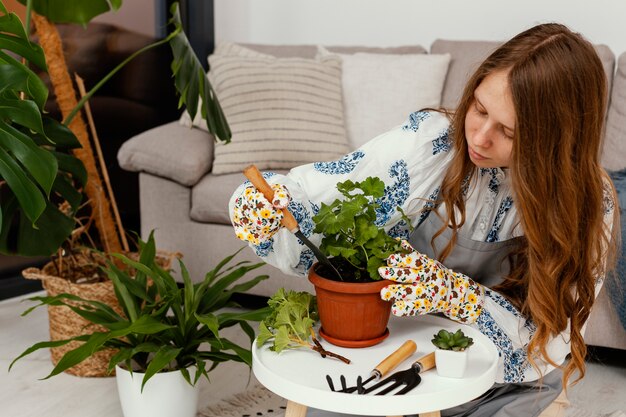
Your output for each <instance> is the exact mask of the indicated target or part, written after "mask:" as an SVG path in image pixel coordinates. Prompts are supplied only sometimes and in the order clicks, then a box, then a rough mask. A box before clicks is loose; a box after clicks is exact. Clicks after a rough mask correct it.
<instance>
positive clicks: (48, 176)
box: [0, 0, 231, 256]
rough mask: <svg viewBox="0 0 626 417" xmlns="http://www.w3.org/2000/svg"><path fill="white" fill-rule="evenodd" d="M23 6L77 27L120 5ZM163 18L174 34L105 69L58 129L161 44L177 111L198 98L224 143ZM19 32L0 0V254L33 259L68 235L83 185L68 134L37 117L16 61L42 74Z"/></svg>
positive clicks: (199, 83)
mask: <svg viewBox="0 0 626 417" xmlns="http://www.w3.org/2000/svg"><path fill="white" fill-rule="evenodd" d="M20 2H22V3H23V4H26V3H27V1H26V0H20ZM30 3H31V4H30V5H29V6H32V8H33V10H35V11H36V12H37V13H38V14H40V15H43V16H45V17H47V18H48V19H49V20H50V21H52V22H55V23H79V24H82V25H86V24H87V23H88V22H89V21H90V20H91V19H93V18H94V17H96V16H98V15H100V14H102V13H105V12H108V11H115V10H118V9H119V8H120V7H121V6H122V0H54V1H52V0H32V2H30ZM27 10H30V9H27ZM171 11H172V19H171V23H172V25H173V27H174V29H173V32H172V33H171V34H170V36H168V37H167V38H166V39H164V40H160V41H158V42H155V43H153V44H151V45H149V46H147V47H145V48H143V49H141V50H140V51H137V52H136V53H135V54H133V55H132V56H130V57H129V58H128V59H126V60H124V62H122V63H121V64H120V65H118V66H117V67H116V68H115V69H113V70H112V71H111V73H109V74H108V75H107V76H105V77H104V78H103V79H102V80H101V81H100V82H99V83H97V84H96V86H95V87H93V88H92V89H91V90H90V91H89V92H88V93H87V95H85V97H83V98H82V99H81V101H80V102H79V103H78V105H77V106H76V108H75V109H74V110H73V111H72V112H71V113H70V114H69V115H68V117H67V120H66V125H67V124H69V121H71V120H72V118H73V117H74V115H75V114H76V113H77V112H78V111H79V110H80V109H81V108H82V106H83V105H84V103H85V102H86V101H87V100H88V99H89V98H90V97H91V96H92V95H93V94H94V93H95V92H96V91H98V89H99V88H100V87H102V85H104V83H105V82H106V81H107V80H109V79H110V78H111V77H112V76H113V75H114V74H115V73H116V72H117V71H119V70H120V69H121V68H122V67H123V66H125V65H126V64H127V63H128V62H129V61H130V60H132V59H133V58H135V57H136V56H138V55H139V54H141V53H143V52H145V51H147V50H149V49H152V48H154V47H157V46H159V45H161V44H163V43H167V42H169V44H170V47H171V48H172V51H173V53H174V59H173V62H172V71H173V74H174V78H175V85H176V88H177V89H178V91H179V93H180V94H181V98H180V105H182V104H186V105H187V111H188V112H189V113H190V115H191V116H192V118H193V116H195V114H196V112H197V111H198V103H199V99H201V103H202V104H201V108H200V112H201V115H202V117H203V118H205V119H206V120H207V126H208V128H209V131H210V132H211V133H213V134H214V135H215V137H217V138H219V139H220V140H222V141H225V142H228V141H229V140H230V137H231V132H230V129H229V127H228V123H227V122H226V118H225V117H224V114H223V112H222V109H221V107H220V105H219V102H218V101H217V97H216V96H215V93H214V92H213V90H212V88H211V85H210V84H209V82H208V80H207V78H206V75H205V73H204V70H203V69H202V66H201V65H200V61H199V60H198V58H197V57H196V56H195V54H194V52H193V50H192V49H191V46H190V45H189V42H188V40H187V38H186V36H185V33H184V31H183V29H182V24H181V21H180V16H179V14H178V4H177V3H174V4H173V5H172V9H171ZM27 15H28V13H27ZM27 22H28V20H27ZM27 24H28V23H27ZM27 32H28V31H27V30H26V29H25V28H24V25H23V24H22V22H21V21H20V19H19V18H18V17H17V15H16V14H14V13H8V11H7V9H6V7H5V6H4V4H3V3H2V1H1V0H0V252H2V253H16V254H19V255H26V256H41V255H50V254H52V253H54V252H55V251H56V250H57V249H58V248H59V246H61V244H62V243H63V241H64V240H65V239H67V237H68V236H69V235H70V233H71V231H72V230H73V229H74V227H75V221H74V214H75V212H76V210H77V209H78V207H79V205H80V203H81V200H82V194H81V192H80V191H81V189H82V188H83V187H84V185H85V183H86V181H87V178H86V174H85V170H84V167H83V165H82V162H81V161H80V160H78V159H77V158H75V157H74V156H73V155H72V153H71V150H72V149H73V148H77V147H80V144H79V143H78V141H77V140H76V138H75V137H74V134H73V133H72V132H71V131H70V130H69V129H67V128H66V127H64V126H63V125H62V124H61V123H60V122H59V121H56V120H53V119H51V118H49V117H47V116H45V115H44V111H43V109H44V106H45V103H46V100H47V98H48V89H47V87H46V86H45V84H44V83H43V81H41V80H40V79H39V77H38V76H37V75H36V74H35V73H34V72H33V71H32V70H30V69H29V67H28V65H27V64H26V63H23V62H21V58H24V59H25V60H26V61H28V62H30V63H32V64H34V65H36V66H37V67H39V68H41V69H42V70H47V65H46V59H45V56H44V53H43V50H42V49H41V47H40V46H38V45H36V44H33V43H31V42H30V40H29V38H28V36H27ZM20 57H21V58H20ZM63 201H67V202H69V203H70V208H69V209H66V210H64V211H60V210H59V208H58V206H59V204H60V203H62V202H63Z"/></svg>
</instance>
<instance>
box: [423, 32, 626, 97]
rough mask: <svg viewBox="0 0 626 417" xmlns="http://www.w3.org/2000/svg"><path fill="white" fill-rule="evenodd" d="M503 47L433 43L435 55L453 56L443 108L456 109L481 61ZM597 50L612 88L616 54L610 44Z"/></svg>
mask: <svg viewBox="0 0 626 417" xmlns="http://www.w3.org/2000/svg"><path fill="white" fill-rule="evenodd" d="M501 44H502V42H495V41H452V40H444V39H437V40H435V41H434V42H433V44H432V46H431V48H430V53H431V54H445V53H449V54H450V56H451V59H450V67H449V68H448V76H447V77H446V82H445V84H444V87H443V93H442V97H441V105H442V106H443V107H445V108H447V109H455V108H456V106H457V103H458V101H459V99H460V98H461V94H463V88H464V87H465V83H466V82H467V80H468V79H469V77H470V76H471V75H472V74H473V73H474V71H475V70H476V69H477V68H478V66H479V65H480V64H481V62H482V61H483V60H485V58H487V57H488V56H489V54H491V53H492V52H493V51H494V50H495V49H496V48H497V47H498V46H500V45H501ZM595 48H596V52H597V53H598V56H599V57H600V60H601V61H602V66H603V67H604V72H605V73H606V76H607V81H608V86H609V89H610V88H611V83H612V81H613V69H614V67H615V55H614V54H613V52H611V50H610V49H609V48H608V47H607V46H606V45H595Z"/></svg>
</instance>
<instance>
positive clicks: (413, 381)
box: [357, 352, 435, 395]
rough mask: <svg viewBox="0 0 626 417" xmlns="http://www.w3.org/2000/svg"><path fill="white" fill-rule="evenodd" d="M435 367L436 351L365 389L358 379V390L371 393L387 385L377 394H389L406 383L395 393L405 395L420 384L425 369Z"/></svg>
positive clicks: (360, 392)
mask: <svg viewBox="0 0 626 417" xmlns="http://www.w3.org/2000/svg"><path fill="white" fill-rule="evenodd" d="M434 367H435V352H431V353H429V354H428V355H426V356H423V357H421V358H419V359H418V360H416V361H415V362H413V363H412V364H411V367H410V368H409V369H405V370H404V371H399V372H396V373H395V374H393V375H391V376H390V377H389V378H385V379H383V380H382V381H380V382H379V383H377V384H375V385H372V386H371V387H369V388H367V389H363V386H361V387H359V386H358V381H357V391H358V392H359V394H369V393H370V392H373V391H376V390H377V389H379V388H383V387H385V389H383V390H382V391H380V392H377V393H376V394H375V395H385V394H389V393H390V392H391V391H393V390H394V389H396V388H399V387H401V386H403V385H404V388H402V389H401V390H400V391H398V392H396V393H395V394H394V395H403V394H406V393H407V392H409V391H411V390H412V389H413V388H415V387H416V386H418V385H419V383H420V382H421V381H422V377H421V376H420V373H422V372H424V371H428V370H429V369H432V368H434Z"/></svg>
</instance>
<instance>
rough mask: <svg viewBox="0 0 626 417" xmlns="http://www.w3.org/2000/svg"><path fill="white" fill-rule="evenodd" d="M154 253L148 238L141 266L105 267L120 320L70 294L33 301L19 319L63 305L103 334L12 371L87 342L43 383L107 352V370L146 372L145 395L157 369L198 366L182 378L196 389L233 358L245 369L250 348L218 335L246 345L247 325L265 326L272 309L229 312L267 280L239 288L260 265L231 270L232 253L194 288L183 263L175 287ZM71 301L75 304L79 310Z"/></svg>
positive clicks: (244, 264)
mask: <svg viewBox="0 0 626 417" xmlns="http://www.w3.org/2000/svg"><path fill="white" fill-rule="evenodd" d="M155 255H156V250H155V243H154V239H153V237H152V234H151V235H150V237H149V239H148V241H147V242H142V241H140V256H139V260H138V261H134V260H132V259H129V258H127V257H126V256H123V255H120V254H114V256H115V257H116V258H118V259H119V260H120V261H121V262H122V263H123V264H124V265H125V268H120V267H118V266H116V265H115V264H114V263H112V262H108V265H107V267H106V269H105V270H106V272H107V274H108V276H109V278H110V279H111V281H112V283H113V287H114V289H115V294H116V296H117V300H118V301H119V304H120V306H121V307H122V309H123V314H118V313H117V312H115V311H114V310H113V309H112V308H111V307H109V306H108V305H106V304H102V303H100V302H96V301H89V300H84V299H81V298H79V297H77V296H73V295H70V294H60V295H57V296H54V297H32V298H30V300H33V301H38V302H39V304H38V305H36V306H35V307H32V308H30V309H29V310H27V311H26V312H24V314H28V313H29V312H30V311H32V310H33V309H34V308H37V307H40V306H44V305H55V306H56V305H65V306H68V307H69V308H71V309H72V310H73V311H74V312H75V313H77V314H79V315H80V316H82V317H83V318H85V319H86V320H88V321H90V322H92V323H94V324H99V325H101V326H103V327H104V328H106V329H107V330H106V331H102V332H95V333H93V334H91V335H82V336H78V337H74V338H71V339H68V340H62V341H54V342H41V343H37V344H35V345H33V346H31V347H30V348H28V349H27V350H26V351H24V352H23V353H22V354H21V355H20V356H18V357H17V358H16V359H15V360H14V361H13V362H12V363H11V366H13V364H14V363H15V362H16V361H17V360H19V359H20V358H22V357H24V356H26V355H28V354H30V353H32V352H34V351H36V350H38V349H44V348H49V347H56V346H61V345H64V344H66V343H69V342H71V341H72V340H78V341H83V342H85V343H84V344H81V346H80V347H78V348H75V349H73V350H71V351H69V352H67V353H66V354H65V355H64V356H63V357H62V358H61V360H60V361H59V363H58V364H57V365H56V366H55V367H54V369H53V370H52V372H51V373H50V374H49V375H48V376H47V377H46V378H50V377H51V376H53V375H57V374H59V373H61V372H63V371H64V370H66V369H68V368H70V367H72V366H74V365H76V364H78V363H80V362H81V361H83V360H84V359H86V358H88V357H90V356H91V355H92V354H94V353H95V352H98V351H101V350H103V349H105V348H115V349H118V350H119V352H118V353H117V354H115V355H114V356H113V358H112V359H111V361H110V363H109V371H111V370H112V369H113V368H114V367H115V365H116V364H125V366H126V367H127V368H128V369H132V370H134V371H140V372H144V373H145V376H144V378H143V382H142V389H143V386H144V385H145V383H146V382H147V381H148V380H149V379H150V378H151V377H152V376H153V375H154V374H155V373H157V372H161V371H168V370H175V369H181V370H184V369H185V368H187V367H189V366H195V367H196V368H197V372H196V375H195V378H194V379H193V381H192V379H191V377H190V376H189V373H188V372H187V371H183V375H184V376H185V379H186V380H187V381H188V382H189V383H190V384H195V383H196V382H197V380H198V379H199V378H200V376H201V375H204V376H206V377H207V378H208V372H209V371H210V370H212V369H213V368H214V367H215V366H217V365H218V364H219V363H221V362H225V361H229V360H233V361H237V362H244V363H246V364H248V365H249V366H250V365H251V364H252V355H251V352H250V350H249V349H248V348H246V347H243V346H240V345H237V344H236V343H234V342H232V341H230V340H228V339H227V338H225V337H222V336H220V330H222V329H224V328H227V327H231V326H234V325H239V326H240V327H241V329H242V330H243V331H244V333H245V334H246V335H248V337H249V339H250V344H251V343H252V341H253V340H254V331H253V329H252V327H251V326H250V324H249V323H248V321H260V320H263V319H264V318H265V317H266V316H267V314H268V313H269V308H268V307H265V308H263V309H259V310H254V311H244V310H234V309H229V307H236V304H235V303H234V302H233V301H232V299H231V298H232V295H233V293H235V292H244V291H247V290H248V289H250V288H252V287H253V286H254V285H256V284H257V283H259V282H260V281H262V280H264V279H267V278H268V277H267V276H266V275H260V276H257V277H255V278H253V279H250V280H248V281H245V282H242V283H237V282H238V281H239V280H240V279H241V278H242V277H243V276H244V275H246V274H247V273H248V272H250V271H252V270H254V269H256V268H258V267H260V266H262V265H263V263H258V264H252V265H251V264H249V263H248V262H246V261H244V262H239V263H237V264H235V265H232V266H228V264H229V263H230V262H231V260H232V259H233V258H234V257H235V256H236V255H237V253H235V254H233V255H231V256H228V257H227V258H225V259H224V260H223V261H222V262H220V263H219V264H218V265H217V266H216V267H215V268H214V269H213V270H211V271H209V272H208V273H207V274H206V276H205V278H204V280H203V281H202V282H199V283H196V284H193V283H192V282H191V279H190V277H189V274H188V272H187V270H186V268H185V265H184V264H183V263H182V262H180V267H181V271H182V278H183V281H184V282H183V285H182V288H179V286H178V285H177V283H176V280H175V279H174V277H173V276H172V275H171V274H170V272H168V271H166V270H164V269H163V268H161V267H159V266H158V265H157V263H156V262H155ZM76 301H78V302H79V303H78V304H76V303H75V302H76ZM70 303H71V304H70ZM201 345H202V346H201ZM206 361H210V362H212V363H213V364H212V366H211V367H210V368H209V369H207V367H206V365H205V362H206ZM10 368H11V367H9V369H10Z"/></svg>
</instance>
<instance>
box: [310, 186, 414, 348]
mask: <svg viewBox="0 0 626 417" xmlns="http://www.w3.org/2000/svg"><path fill="white" fill-rule="evenodd" d="M337 190H338V191H339V192H340V193H341V195H342V196H343V198H341V199H336V200H335V201H333V202H332V203H331V204H325V203H322V205H321V207H320V210H319V212H318V213H317V214H316V215H315V216H314V217H313V221H314V222H315V229H314V232H316V233H322V234H323V235H324V237H323V238H322V243H321V245H320V249H321V250H322V252H324V254H326V255H327V256H329V257H330V261H331V262H332V263H333V265H334V266H335V267H336V269H337V270H338V271H339V272H340V274H341V278H339V277H337V276H336V274H334V273H333V272H332V271H330V270H329V268H327V267H325V266H323V265H321V264H315V265H313V267H311V269H310V270H309V280H310V281H311V282H312V283H313V285H315V292H316V295H317V303H318V308H319V315H320V321H321V323H322V328H321V329H320V334H321V335H322V337H323V338H324V339H326V340H327V341H329V342H330V343H333V344H335V345H338V346H344V347H366V346H372V345H375V344H377V343H379V342H381V341H382V340H384V339H385V338H386V337H387V336H388V335H389V331H388V330H387V322H388V321H389V314H390V305H389V303H388V302H385V301H383V300H381V299H380V290H381V289H382V288H383V287H385V286H387V285H389V282H388V281H385V280H382V279H381V278H380V276H379V275H378V268H379V267H381V266H383V265H385V264H386V259H387V258H388V257H389V255H391V254H393V253H405V252H406V250H405V249H403V248H402V247H401V245H400V241H398V240H397V239H394V238H392V237H391V236H389V235H388V234H387V233H386V232H385V231H384V230H383V229H382V228H381V227H378V226H376V224H375V221H376V209H377V208H378V207H379V205H380V204H379V203H378V200H379V199H380V198H382V197H383V196H384V194H385V183H384V182H383V181H382V180H380V179H379V178H375V177H368V178H366V179H365V180H363V181H360V182H353V181H350V180H348V181H344V182H340V183H338V184H337ZM398 209H399V208H398ZM409 224H410V223H409Z"/></svg>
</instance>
